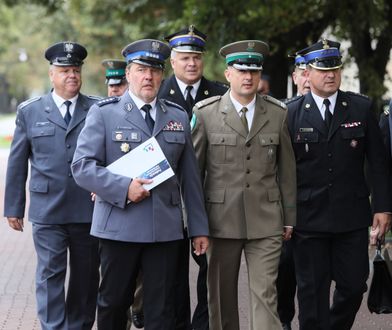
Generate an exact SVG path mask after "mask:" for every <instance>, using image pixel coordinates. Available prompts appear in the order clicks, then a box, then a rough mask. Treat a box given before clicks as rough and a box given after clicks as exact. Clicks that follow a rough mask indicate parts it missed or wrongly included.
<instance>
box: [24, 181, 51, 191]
mask: <svg viewBox="0 0 392 330" xmlns="http://www.w3.org/2000/svg"><path fill="white" fill-rule="evenodd" d="M48 186H49V184H48V181H35V182H30V185H29V189H30V191H33V192H39V193H47V192H48Z"/></svg>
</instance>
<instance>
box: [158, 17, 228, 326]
mask: <svg viewBox="0 0 392 330" xmlns="http://www.w3.org/2000/svg"><path fill="white" fill-rule="evenodd" d="M206 38H207V36H206V35H205V34H204V33H202V32H201V31H199V30H198V29H196V27H195V26H193V25H190V26H189V27H188V28H185V29H182V30H180V31H178V32H175V33H173V34H171V35H169V36H167V37H165V40H166V41H167V42H168V43H169V46H170V48H171V56H170V63H171V66H172V69H173V75H172V76H171V77H169V78H168V79H166V80H165V81H163V83H162V86H161V89H160V90H159V94H158V95H159V97H161V98H164V99H166V100H169V101H171V102H174V103H177V104H178V105H180V106H181V107H182V108H183V109H185V110H186V112H187V113H188V116H189V118H191V117H192V108H193V106H194V104H195V103H196V102H198V101H201V100H204V99H206V98H208V97H211V96H216V95H223V94H224V93H226V91H227V87H226V86H225V85H224V84H222V83H218V82H213V81H210V80H208V79H206V78H205V77H203V54H204V51H205V43H206ZM183 245H184V246H183V249H182V253H181V255H180V259H179V269H178V272H177V287H176V315H177V322H176V329H177V330H188V329H191V317H190V315H191V310H190V297H189V241H188V239H184V241H183ZM192 256H193V259H194V260H195V261H196V263H197V264H198V265H199V267H200V268H199V274H198V277H197V305H196V307H195V311H194V313H193V317H192V329H196V330H208V328H209V327H208V303H207V259H206V256H205V255H201V256H196V255H195V254H194V253H192Z"/></svg>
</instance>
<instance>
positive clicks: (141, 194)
mask: <svg viewBox="0 0 392 330" xmlns="http://www.w3.org/2000/svg"><path fill="white" fill-rule="evenodd" d="M151 182H152V180H151V179H139V178H135V179H133V180H132V181H131V184H130V185H129V187H128V200H130V201H132V202H134V203H138V202H140V201H142V200H143V199H145V198H146V197H148V196H150V192H149V191H148V190H146V189H144V188H143V184H145V183H151Z"/></svg>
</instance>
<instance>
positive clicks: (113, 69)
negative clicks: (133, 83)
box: [102, 59, 128, 96]
mask: <svg viewBox="0 0 392 330" xmlns="http://www.w3.org/2000/svg"><path fill="white" fill-rule="evenodd" d="M102 65H103V66H104V67H105V69H106V70H105V76H106V81H105V84H106V85H107V86H108V96H121V95H123V94H124V92H125V91H126V90H127V88H128V82H127V79H126V78H125V68H126V66H127V63H126V62H125V61H123V60H116V59H106V60H103V61H102Z"/></svg>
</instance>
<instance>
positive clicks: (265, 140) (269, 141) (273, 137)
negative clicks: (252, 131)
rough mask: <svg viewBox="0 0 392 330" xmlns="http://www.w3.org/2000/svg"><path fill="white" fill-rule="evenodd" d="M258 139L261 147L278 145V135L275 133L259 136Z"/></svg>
mask: <svg viewBox="0 0 392 330" xmlns="http://www.w3.org/2000/svg"><path fill="white" fill-rule="evenodd" d="M259 139H260V144H261V145H262V146H269V145H277V144H279V134H277V133H269V134H260V135H259Z"/></svg>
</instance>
